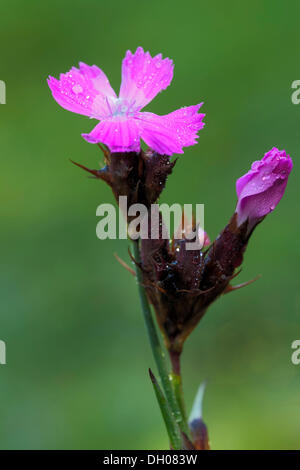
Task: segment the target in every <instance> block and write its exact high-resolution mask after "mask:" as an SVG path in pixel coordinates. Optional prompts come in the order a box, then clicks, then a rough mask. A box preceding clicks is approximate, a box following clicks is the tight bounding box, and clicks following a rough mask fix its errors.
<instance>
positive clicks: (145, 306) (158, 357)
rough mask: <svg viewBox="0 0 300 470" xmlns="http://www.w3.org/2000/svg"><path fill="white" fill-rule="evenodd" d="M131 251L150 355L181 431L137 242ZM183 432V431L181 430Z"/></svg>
mask: <svg viewBox="0 0 300 470" xmlns="http://www.w3.org/2000/svg"><path fill="white" fill-rule="evenodd" d="M133 249H134V258H135V261H136V263H137V266H136V275H137V281H138V289H139V295H140V300H141V305H142V310H143V315H144V320H145V324H146V329H147V332H148V337H149V340H150V345H151V349H152V353H153V356H154V359H155V363H156V366H157V369H158V372H159V376H160V379H161V383H162V386H163V389H164V392H165V395H166V399H167V401H168V403H169V406H170V408H171V410H172V412H173V414H174V418H175V421H176V423H177V424H178V426H179V428H180V429H182V424H183V418H182V415H181V411H180V408H179V406H178V403H177V400H176V397H175V393H174V389H173V386H172V382H171V380H172V377H171V375H170V374H169V371H168V366H167V362H166V356H165V353H164V351H163V349H162V346H161V344H160V341H159V337H158V334H157V331H156V327H155V324H154V321H153V317H152V313H151V310H150V306H149V303H148V299H147V295H146V292H145V289H144V287H143V284H142V283H143V279H142V273H141V269H140V268H139V263H140V252H139V246H138V242H137V241H133ZM182 430H183V429H182ZM176 432H177V435H178V440H179V442H180V444H179V447H178V449H181V436H180V432H179V429H177V431H176Z"/></svg>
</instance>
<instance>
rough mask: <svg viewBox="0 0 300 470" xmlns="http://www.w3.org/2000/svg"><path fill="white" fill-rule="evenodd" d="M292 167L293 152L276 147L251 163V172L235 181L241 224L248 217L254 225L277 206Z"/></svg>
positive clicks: (249, 222)
mask: <svg viewBox="0 0 300 470" xmlns="http://www.w3.org/2000/svg"><path fill="white" fill-rule="evenodd" d="M292 168H293V162H292V159H291V158H290V156H289V155H287V154H286V152H285V150H281V151H280V150H278V149H277V148H276V147H274V148H272V150H270V151H269V152H267V153H266V154H265V155H264V157H263V158H262V159H261V160H259V161H255V162H254V163H252V166H251V169H250V170H249V171H248V173H246V174H245V175H243V176H242V177H241V178H239V179H238V180H237V182H236V192H237V196H238V203H237V207H236V212H237V215H238V225H241V224H243V223H244V222H245V221H246V220H248V225H249V229H251V228H253V226H255V225H256V224H257V223H258V222H260V221H261V220H262V218H263V217H264V216H266V215H267V214H269V212H272V211H273V210H274V209H275V207H276V206H277V204H278V203H279V201H280V200H281V198H282V196H283V194H284V191H285V188H286V185H287V181H288V177H289V174H290V172H291V170H292Z"/></svg>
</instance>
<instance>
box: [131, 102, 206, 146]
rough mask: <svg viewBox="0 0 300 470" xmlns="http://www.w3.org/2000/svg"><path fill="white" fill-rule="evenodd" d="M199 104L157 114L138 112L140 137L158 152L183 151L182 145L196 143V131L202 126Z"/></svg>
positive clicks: (202, 115)
mask: <svg viewBox="0 0 300 470" xmlns="http://www.w3.org/2000/svg"><path fill="white" fill-rule="evenodd" d="M201 106H202V103H201V104H198V105H195V106H188V107H185V108H181V109H177V110H176V111H174V112H172V113H170V114H166V115H165V116H157V115H156V114H152V113H138V115H137V117H136V120H137V121H138V122H139V127H140V135H141V138H142V139H143V140H144V141H145V142H146V143H147V144H148V145H149V147H151V148H152V149H153V150H155V151H156V152H158V153H160V154H165V155H172V154H173V153H183V147H188V146H190V145H194V144H196V143H197V141H196V139H197V138H198V135H197V132H198V131H199V130H200V129H202V128H203V126H204V122H202V119H203V117H204V116H205V114H198V110H199V108H200V107H201Z"/></svg>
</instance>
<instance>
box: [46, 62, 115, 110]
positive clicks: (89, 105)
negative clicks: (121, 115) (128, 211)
mask: <svg viewBox="0 0 300 470" xmlns="http://www.w3.org/2000/svg"><path fill="white" fill-rule="evenodd" d="M48 85H49V87H50V89H51V91H52V95H53V97H54V99H55V100H56V101H57V102H58V104H60V106H62V107H63V108H65V109H67V110H68V111H72V112H73V113H78V114H83V115H85V116H89V117H97V118H98V119H100V118H102V117H105V116H108V115H109V113H110V110H109V100H114V99H116V94H115V92H114V90H113V89H112V87H111V86H110V84H109V81H108V79H107V77H106V75H105V74H104V72H102V70H100V69H99V68H98V67H96V66H95V65H92V66H89V65H86V64H84V63H83V62H80V68H79V69H77V68H76V67H72V69H71V70H70V71H69V72H67V73H62V74H60V77H59V80H57V79H56V78H53V77H49V79H48Z"/></svg>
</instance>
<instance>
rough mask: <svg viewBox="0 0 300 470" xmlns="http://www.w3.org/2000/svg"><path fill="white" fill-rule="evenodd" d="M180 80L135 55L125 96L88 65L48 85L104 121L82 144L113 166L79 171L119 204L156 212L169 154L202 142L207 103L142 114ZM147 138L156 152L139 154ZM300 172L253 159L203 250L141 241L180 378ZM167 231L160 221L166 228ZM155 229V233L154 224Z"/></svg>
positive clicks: (199, 440) (69, 105) (286, 161)
mask: <svg viewBox="0 0 300 470" xmlns="http://www.w3.org/2000/svg"><path fill="white" fill-rule="evenodd" d="M172 78H173V63H172V61H171V60H170V59H168V58H166V59H163V58H162V56H161V54H158V55H157V56H155V57H151V55H150V54H149V52H144V50H143V49H142V48H141V47H139V48H138V49H137V50H136V52H135V53H134V54H133V53H131V52H130V51H127V53H126V56H125V58H124V60H123V63H122V83H121V87H120V92H119V95H118V96H117V95H116V93H115V91H114V90H113V89H112V87H111V86H110V83H109V81H108V79H107V77H106V75H105V74H104V73H103V72H102V70H101V69H99V68H98V67H96V66H95V65H92V66H88V65H86V64H84V63H80V64H79V68H75V67H73V68H72V69H71V70H70V71H69V72H67V73H65V74H61V75H60V78H59V80H57V79H55V78H53V77H50V78H49V80H48V84H49V87H50V89H51V91H52V94H53V97H54V99H55V100H56V101H57V102H58V103H59V104H60V105H61V106H62V107H63V108H65V109H67V110H69V111H72V112H75V113H78V114H82V115H85V116H88V117H90V118H93V119H96V120H98V121H99V123H98V124H97V125H96V126H95V127H94V129H93V130H92V131H91V132H90V133H88V134H82V136H83V138H84V139H85V140H86V141H88V142H90V143H97V144H105V145H106V146H107V147H108V149H109V150H104V153H105V159H106V166H105V167H104V168H101V169H97V170H92V169H88V168H86V167H85V166H83V165H79V164H78V165H79V166H80V167H81V168H83V169H85V170H87V171H88V172H90V173H91V174H92V175H93V176H94V177H96V178H99V179H102V180H103V181H105V182H106V183H107V184H109V186H110V187H111V188H112V191H113V193H114V195H115V197H116V200H117V201H118V199H119V197H120V196H127V198H128V203H129V204H134V203H141V204H144V205H146V207H150V206H151V204H153V203H155V202H156V201H157V200H158V198H159V196H160V194H161V192H162V190H163V189H164V187H165V184H166V181H167V178H168V176H169V175H170V174H171V172H172V170H173V168H174V165H175V163H176V160H175V161H171V156H172V155H173V154H180V153H183V147H187V146H191V145H194V144H196V143H197V138H198V134H197V133H198V131H200V130H201V129H202V128H203V126H204V123H203V118H204V116H205V115H204V114H201V113H199V109H200V107H201V105H202V103H200V104H197V105H194V106H188V107H184V108H181V109H178V110H176V111H173V112H171V113H170V114H167V115H165V116H157V115H156V114H153V113H150V112H144V111H143V112H142V111H141V110H142V108H144V107H145V106H146V105H147V104H148V103H149V102H150V101H151V100H152V99H153V98H154V97H155V96H156V95H157V94H158V93H159V92H160V91H162V90H164V89H165V88H167V87H168V86H169V84H170V83H171V81H172ZM141 139H142V140H143V141H144V142H145V143H146V144H147V145H148V146H149V149H148V150H146V151H143V150H142V149H141V143H140V141H141ZM292 166H293V164H292V160H291V158H290V157H289V155H287V154H286V152H285V151H284V150H282V151H280V150H278V149H277V148H273V149H271V150H270V151H269V152H267V153H266V154H265V155H264V156H263V158H262V159H261V160H259V161H255V162H254V163H253V164H252V166H251V169H250V170H249V171H248V172H247V173H246V174H245V175H243V176H242V177H241V178H239V179H238V180H237V182H236V192H237V206H236V209H235V211H234V213H233V215H232V217H231V218H230V220H229V223H228V225H227V226H226V227H225V228H224V229H223V230H222V232H221V233H220V235H219V236H218V237H217V239H216V240H215V241H214V242H213V243H211V242H210V240H209V238H208V236H207V235H206V234H205V237H204V245H203V247H202V248H201V249H195V250H187V249H186V244H187V242H188V241H189V242H190V241H191V238H190V236H188V235H190V234H188V233H186V238H185V237H184V238H178V237H177V236H176V235H175V236H174V237H173V239H172V240H166V239H164V238H163V237H162V236H161V237H160V238H159V239H155V240H153V239H151V237H149V238H148V239H142V240H141V241H140V243H139V253H140V262H138V263H137V265H138V270H140V271H139V273H140V274H141V276H140V277H141V278H142V281H143V286H144V288H145V289H146V292H147V296H148V299H149V300H150V302H151V303H152V305H153V307H154V310H155V313H156V318H157V321H158V324H159V326H160V329H161V331H162V333H163V336H164V339H165V344H166V347H167V349H168V351H169V353H170V358H171V361H172V365H173V372H174V373H175V374H177V375H178V376H179V374H180V370H179V357H180V354H181V352H182V348H183V344H184V341H185V340H186V338H187V337H188V336H189V334H190V333H191V331H192V330H193V329H194V328H195V326H196V325H197V324H198V322H199V320H200V319H201V318H202V317H203V315H204V314H205V312H206V310H207V308H208V307H209V305H210V304H211V303H212V302H214V301H215V300H216V299H217V298H218V297H219V296H220V295H222V294H224V293H226V292H230V291H231V290H234V289H235V288H234V287H232V286H231V285H230V282H231V280H232V279H233V278H234V277H235V276H236V275H237V274H238V273H237V272H236V269H237V268H238V267H239V266H240V265H241V263H242V261H243V254H244V251H245V249H246V247H247V244H248V241H249V238H250V236H251V234H252V233H253V230H254V229H255V227H256V226H257V225H258V224H259V223H260V222H261V221H262V220H263V219H264V217H265V216H266V215H267V214H269V213H270V212H272V211H273V210H274V209H275V207H276V206H277V204H278V203H279V201H280V200H281V198H282V196H283V194H284V192H285V189H286V185H287V181H288V177H289V174H290V172H291V170H292ZM160 217H161V215H160ZM163 223H164V222H163V220H162V217H161V218H160V229H161V230H163ZM148 229H149V231H151V218H150V217H149V223H148ZM190 230H191V231H193V234H194V237H197V236H198V235H197V233H199V231H198V230H199V227H195V226H193V223H192V224H191V227H190ZM168 381H169V379H167V382H168ZM153 383H155V380H154V378H153ZM205 429H206V428H205V426H204V423H203V422H202V420H199V419H193V421H192V425H191V426H190V431H191V434H192V440H193V444H192V443H188V444H187V445H188V446H192V447H187V448H196V449H207V448H209V445H208V440H207V434H206V430H205ZM183 434H184V433H183ZM185 437H186V436H185Z"/></svg>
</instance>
